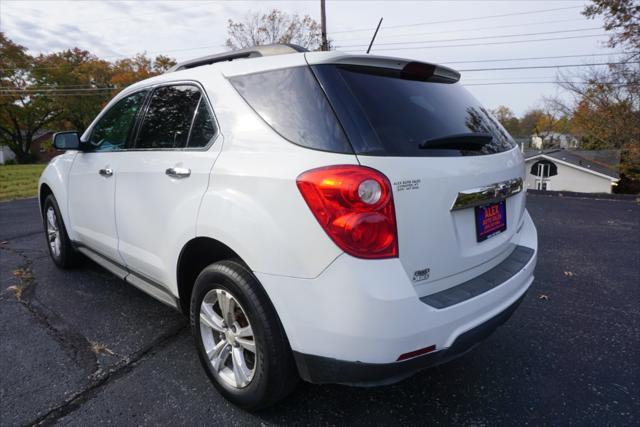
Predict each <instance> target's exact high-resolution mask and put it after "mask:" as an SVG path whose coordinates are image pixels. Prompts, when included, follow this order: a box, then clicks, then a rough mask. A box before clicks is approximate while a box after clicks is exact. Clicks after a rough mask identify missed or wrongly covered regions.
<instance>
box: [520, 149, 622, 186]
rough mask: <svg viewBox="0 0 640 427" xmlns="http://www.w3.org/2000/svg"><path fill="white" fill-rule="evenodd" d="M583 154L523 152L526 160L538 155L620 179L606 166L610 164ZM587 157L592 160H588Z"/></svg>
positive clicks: (572, 152) (550, 151)
mask: <svg viewBox="0 0 640 427" xmlns="http://www.w3.org/2000/svg"><path fill="white" fill-rule="evenodd" d="M595 151H596V150H593V151H592V153H594V152H595ZM585 153H588V152H587V151H584V150H582V151H572V150H562V149H553V150H542V151H540V150H530V151H525V152H524V158H525V159H526V160H528V159H531V158H533V157H536V156H539V155H544V156H546V157H548V158H551V159H557V160H561V161H563V162H567V163H570V164H572V165H575V166H578V167H581V168H584V169H589V170H592V171H594V172H597V173H601V174H603V175H606V176H609V177H611V178H614V179H619V178H620V175H619V174H618V172H617V171H616V170H614V169H613V166H612V165H611V164H608V163H612V162H604V161H598V160H595V159H597V158H598V157H599V156H598V155H593V154H591V153H589V154H585ZM587 157H589V158H590V159H593V160H590V159H588V158H587Z"/></svg>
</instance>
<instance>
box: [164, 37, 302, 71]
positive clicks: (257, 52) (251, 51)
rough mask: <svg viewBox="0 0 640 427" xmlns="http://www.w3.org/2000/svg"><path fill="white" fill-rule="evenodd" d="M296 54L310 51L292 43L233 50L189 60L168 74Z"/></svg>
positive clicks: (173, 68)
mask: <svg viewBox="0 0 640 427" xmlns="http://www.w3.org/2000/svg"><path fill="white" fill-rule="evenodd" d="M296 52H308V50H307V49H305V48H303V47H302V46H298V45H295V44H290V43H282V44H266V45H261V46H253V47H247V48H244V49H239V50H232V51H229V52H223V53H216V54H214V55H207V56H202V57H200V58H195V59H189V60H188V61H184V62H180V63H178V64H176V65H174V66H173V67H171V68H170V69H169V70H167V73H170V72H172V71H180V70H187V69H189V68H195V67H201V66H203V65H211V64H215V63H216V62H224V61H233V60H234V59H244V58H256V57H259V56H270V55H284V54H287V53H296Z"/></svg>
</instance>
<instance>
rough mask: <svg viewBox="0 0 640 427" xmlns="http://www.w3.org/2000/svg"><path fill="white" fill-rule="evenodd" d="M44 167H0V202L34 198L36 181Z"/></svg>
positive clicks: (36, 190)
mask: <svg viewBox="0 0 640 427" xmlns="http://www.w3.org/2000/svg"><path fill="white" fill-rule="evenodd" d="M45 166H46V165H40V164H38V165H2V166H0V201H5V200H14V199H24V198H26V197H35V196H37V194H38V179H39V178H40V174H41V173H42V170H43V169H44V167H45Z"/></svg>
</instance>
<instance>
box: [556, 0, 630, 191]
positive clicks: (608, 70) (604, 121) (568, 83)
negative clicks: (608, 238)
mask: <svg viewBox="0 0 640 427" xmlns="http://www.w3.org/2000/svg"><path fill="white" fill-rule="evenodd" d="M583 14H584V15H585V16H587V17H588V18H595V17H596V16H601V17H602V18H603V19H604V29H605V30H607V31H609V32H610V37H609V46H610V47H618V48H624V50H625V52H626V55H625V56H623V57H622V58H620V59H616V60H615V61H611V63H610V64H609V65H606V66H593V67H587V68H585V69H583V70H581V71H576V72H572V73H568V74H562V73H560V74H559V76H558V81H559V82H560V83H559V84H560V86H561V87H562V88H564V89H565V90H566V91H567V92H568V93H569V94H570V95H572V100H571V101H570V102H569V103H566V102H565V105H564V108H565V109H567V110H570V111H571V113H572V127H573V128H574V130H575V132H576V133H578V134H579V135H580V136H581V138H582V144H583V147H585V148H593V149H608V148H611V149H619V150H620V152H621V163H620V172H621V174H622V176H623V180H631V181H636V182H640V164H639V163H638V162H639V160H640V159H639V157H640V156H639V155H638V153H640V66H639V64H638V61H637V59H638V58H640V4H638V2H637V1H620V0H616V1H612V0H592V1H591V4H590V5H588V6H587V7H586V8H585V10H584V11H583Z"/></svg>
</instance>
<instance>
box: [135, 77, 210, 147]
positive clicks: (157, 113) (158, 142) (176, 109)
mask: <svg viewBox="0 0 640 427" xmlns="http://www.w3.org/2000/svg"><path fill="white" fill-rule="evenodd" d="M201 98H202V94H201V92H200V90H198V88H197V87H195V86H190V85H178V86H162V87H159V88H157V89H156V90H154V91H153V94H152V95H151V101H150V102H149V108H148V109H147V112H146V113H145V115H144V119H143V121H142V125H141V126H140V131H139V133H138V138H137V141H136V144H135V148H146V149H167V148H185V147H187V146H188V143H189V131H190V129H191V125H192V123H194V121H197V119H198V116H199V115H200V116H202V115H201V114H196V113H199V108H198V106H199V105H200V100H201ZM202 103H203V104H205V103H204V100H203V102H202ZM205 107H206V105H205ZM206 112H207V113H208V110H207V111H206ZM203 114H204V113H203ZM198 123H199V126H200V127H201V128H202V124H200V122H198ZM200 133H202V132H200ZM205 133H206V131H205ZM205 136H206V135H205ZM209 139H211V138H209ZM206 142H208V140H207V141H206ZM197 144H202V136H201V135H200V140H199V141H198V142H197ZM204 145H206V144H204ZM199 146H203V145H199Z"/></svg>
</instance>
